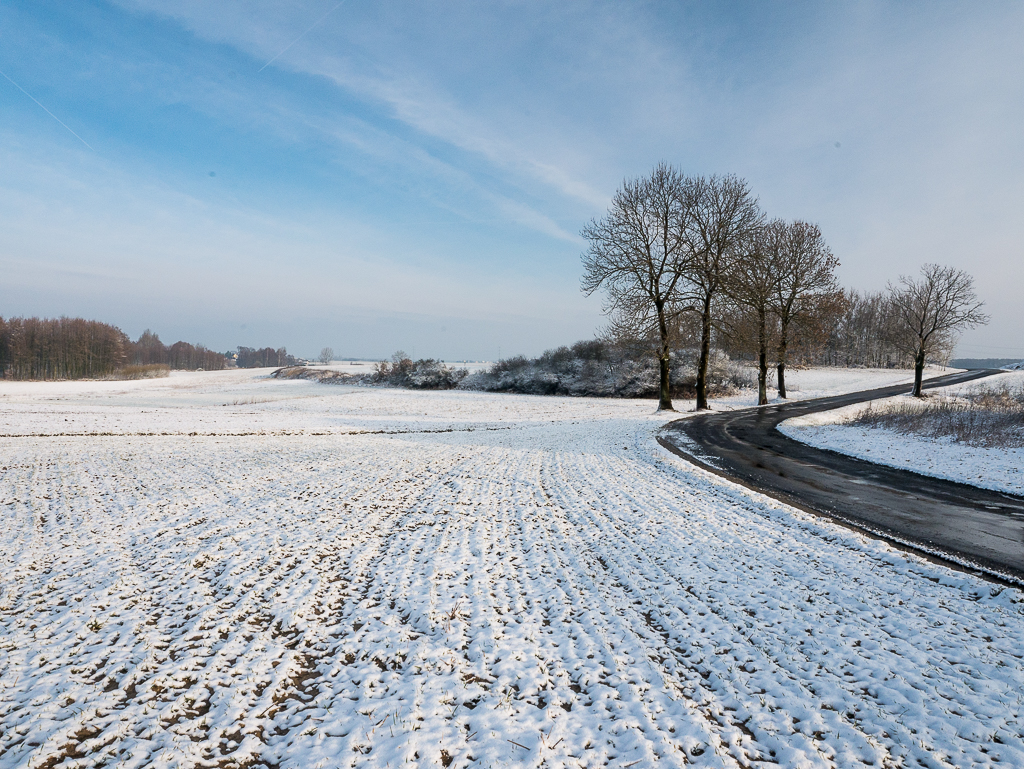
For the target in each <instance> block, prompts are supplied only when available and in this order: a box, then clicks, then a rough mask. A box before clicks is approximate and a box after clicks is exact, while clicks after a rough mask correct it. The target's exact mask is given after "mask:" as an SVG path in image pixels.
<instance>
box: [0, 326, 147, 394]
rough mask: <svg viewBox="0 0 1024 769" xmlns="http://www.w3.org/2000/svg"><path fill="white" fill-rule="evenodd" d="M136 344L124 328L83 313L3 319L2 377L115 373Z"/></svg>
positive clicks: (0, 337)
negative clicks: (82, 315)
mask: <svg viewBox="0 0 1024 769" xmlns="http://www.w3.org/2000/svg"><path fill="white" fill-rule="evenodd" d="M130 345H131V342H130V341H129V339H128V337H127V336H125V334H124V332H122V331H121V329H119V328H116V327H114V326H110V325H108V324H106V323H99V322H97V321H94V320H82V319H81V318H9V319H7V320H4V319H3V318H0V377H3V378H4V379H81V378H83V377H103V376H108V375H110V374H112V373H113V372H114V371H115V370H116V369H117V368H120V367H121V366H123V365H124V364H125V362H126V359H127V355H128V349H129V346H130Z"/></svg>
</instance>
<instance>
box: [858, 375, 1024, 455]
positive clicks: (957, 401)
mask: <svg viewBox="0 0 1024 769" xmlns="http://www.w3.org/2000/svg"><path fill="white" fill-rule="evenodd" d="M852 423H853V424H857V425H864V426H867V427H882V428H886V429H889V430H895V431H898V432H905V433H917V434H918V435H925V436H928V437H932V438H950V439H951V440H953V441H956V442H958V443H964V444H967V445H969V446H981V447H987V448H1021V447H1024V388H1018V389H1016V390H1015V389H1012V388H1010V387H1008V386H1006V385H1003V386H1002V387H998V388H979V389H977V390H969V391H966V392H964V393H961V394H959V395H957V396H955V397H944V398H935V399H928V400H923V401H920V400H914V401H897V402H892V403H888V404H885V405H883V406H881V407H875V406H874V404H870V405H869V406H868V408H867V409H865V410H864V411H863V412H861V413H860V414H859V415H858V416H857V417H856V418H855V419H854V420H853V422H852Z"/></svg>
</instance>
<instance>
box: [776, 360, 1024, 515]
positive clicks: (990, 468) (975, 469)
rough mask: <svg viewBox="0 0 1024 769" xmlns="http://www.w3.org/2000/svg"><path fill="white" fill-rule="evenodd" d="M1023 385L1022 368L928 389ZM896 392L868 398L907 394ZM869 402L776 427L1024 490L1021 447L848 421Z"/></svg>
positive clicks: (903, 464)
mask: <svg viewBox="0 0 1024 769" xmlns="http://www.w3.org/2000/svg"><path fill="white" fill-rule="evenodd" d="M1003 384H1007V385H1009V386H1011V387H1020V386H1024V372H1013V373H1009V372H1008V373H1006V374H997V375H995V376H992V377H987V378H985V379H983V380H979V381H976V382H969V383H967V384H965V385H956V386H953V387H945V388H940V389H937V390H932V391H930V394H931V395H932V396H950V395H954V396H955V395H957V394H959V393H962V392H965V391H967V390H975V389H978V388H985V387H1001V386H1002V385H1003ZM907 397H908V396H898V397H896V398H889V399H885V400H881V401H874V402H872V404H871V405H872V406H873V407H874V408H881V407H883V406H884V404H885V403H888V402H896V401H899V400H906V399H907ZM868 406H869V404H867V403H864V404H858V405H856V406H848V407H846V408H843V409H835V410H833V411H824V412H820V413H818V414H809V415H807V416H804V417H795V418H793V419H788V420H786V421H785V422H783V423H782V424H780V425H779V427H778V429H779V430H780V431H781V432H782V433H783V434H785V435H787V436H789V437H790V438H792V439H793V440H797V441H800V442H802V443H806V444H808V445H810V446H814V447H816V448H820V449H829V450H831V451H837V452H840V453H842V454H846V455H848V456H852V457H857V458H859V459H866V460H868V461H871V462H877V463H878V464H883V465H888V466H890V467H898V468H901V469H904V470H912V471H913V472H915V473H920V474H922V475H929V476H932V477H935V478H945V479H946V480H951V481H956V482H958V483H967V484H970V485H972V486H979V487H981V488H985V489H992V490H995V491H1004V492H1007V493H1009V494H1018V495H1024V449H1013V448H980V447H977V446H965V445H963V444H960V443H955V442H953V441H952V440H950V439H948V438H930V437H926V436H922V435H913V434H905V433H900V432H896V431H893V430H887V429H883V428H879V427H863V426H859V425H853V424H849V422H850V420H852V419H855V418H856V416H857V415H858V414H860V413H861V412H862V411H863V410H864V409H866V408H868Z"/></svg>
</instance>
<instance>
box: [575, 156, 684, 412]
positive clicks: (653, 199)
mask: <svg viewBox="0 0 1024 769" xmlns="http://www.w3.org/2000/svg"><path fill="white" fill-rule="evenodd" d="M684 185H685V179H684V178H683V176H682V174H680V173H679V171H677V170H676V169H675V168H673V167H672V166H670V165H666V164H665V163H661V164H659V165H658V166H656V167H655V168H654V170H653V171H652V172H651V175H650V176H648V177H645V178H642V179H627V180H626V181H624V182H623V184H622V187H621V188H620V189H619V190H618V191H617V192H616V193H615V196H614V197H613V198H612V204H611V207H610V208H609V210H608V213H607V214H606V215H605V216H604V218H602V219H595V220H593V221H591V222H590V224H588V225H587V226H586V227H584V228H583V232H582V235H583V237H584V238H586V239H587V240H589V241H590V247H589V248H588V249H587V250H586V252H584V254H583V267H584V274H583V279H582V281H581V286H582V289H583V293H585V294H586V295H587V296H590V295H591V294H593V293H594V292H595V291H597V290H598V289H599V288H603V289H604V290H605V292H606V301H605V305H604V311H605V313H606V314H608V315H610V316H612V318H613V324H614V325H616V326H617V327H618V328H619V329H629V330H630V331H632V333H633V335H634V336H645V335H646V334H648V333H650V332H651V331H654V332H656V336H657V339H658V342H659V343H658V364H659V374H660V381H659V397H658V409H659V410H669V411H671V410H673V409H672V398H671V382H670V379H669V377H670V374H669V369H670V365H669V364H670V359H671V328H672V326H673V324H674V320H675V318H676V317H677V316H678V315H679V313H681V312H682V311H683V309H684V308H683V307H681V306H680V304H679V294H678V291H677V285H678V283H679V281H680V278H681V273H680V266H681V262H682V260H683V256H684V249H685V245H686V244H685V241H684V239H683V230H684V220H685V203H684V196H683V193H684Z"/></svg>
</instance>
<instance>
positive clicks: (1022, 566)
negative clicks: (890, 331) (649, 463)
mask: <svg viewBox="0 0 1024 769" xmlns="http://www.w3.org/2000/svg"><path fill="white" fill-rule="evenodd" d="M995 373H998V372H997V371H991V370H975V371H967V372H963V373H959V374H950V375H948V376H944V377H938V378H936V379H931V380H928V381H926V382H925V387H926V388H931V387H942V386H946V385H951V384H958V383H961V382H968V381H971V380H973V379H979V378H981V377H985V376H990V375H991V374H995ZM910 390H911V388H910V385H900V386H896V387H885V388H881V389H878V390H867V391H864V392H859V393H851V394H849V395H840V396H836V397H832V398H819V399H816V400H811V401H798V402H795V403H782V404H772V405H770V406H761V407H759V408H756V409H744V410H742V411H729V412H709V413H706V414H699V415H696V416H693V417H689V418H686V419H680V420H677V421H675V422H671V423H669V424H668V425H666V426H665V427H664V428H663V430H662V433H661V435H660V436H659V438H658V441H659V442H660V443H661V444H662V445H663V446H665V447H666V448H668V449H669V450H670V451H673V452H674V453H676V454H679V455H680V456H683V457H684V458H686V459H688V460H690V461H692V462H694V463H696V464H697V465H699V466H701V467H703V468H705V469H707V470H710V471H711V472H714V473H717V474H718V475H721V476H724V477H726V478H729V479H730V480H733V481H737V482H739V483H742V484H743V485H745V486H748V487H750V488H752V489H755V490H757V491H760V492H763V493H765V494H768V495H770V496H773V497H775V498H777V499H779V500H781V501H783V502H786V503H787V504H791V505H794V506H796V507H799V508H802V509H804V510H807V511H809V512H812V513H817V514H821V515H826V516H828V517H830V518H833V519H835V520H837V521H839V522H841V523H844V524H847V525H850V526H854V527H856V528H858V529H861V530H863V531H866V532H868V533H870V534H872V535H874V536H880V537H882V538H884V539H887V540H889V541H891V542H894V543H897V544H899V545H901V546H909V547H911V548H913V549H917V550H919V551H922V552H924V553H927V554H929V555H931V556H933V557H939V558H943V559H945V560H949V561H952V562H953V563H956V564H958V565H961V566H966V567H968V568H972V569H976V570H978V571H981V572H984V573H987V574H989V575H991V576H996V577H999V578H1002V579H1005V580H1009V581H1011V582H1015V583H1018V584H1024V498H1021V497H1017V496H1013V495H1010V494H1003V493H1000V492H997V491H988V490H985V489H979V488H977V487H974V486H968V485H965V484H960V483H953V482H952V481H944V480H941V479H938V478H929V477H927V476H924V475H918V474H917V473H913V472H909V471H906V470H898V469H895V468H890V467H885V466H884V465H876V464H873V463H871V462H865V461H863V460H860V459H854V458H852V457H848V456H845V455H843V454H839V453H836V452H833V451H827V450H822V449H816V448H812V447H811V446H807V445H805V444H803V443H800V442H798V441H794V440H792V439H790V438H787V437H786V436H785V435H783V434H782V433H781V432H779V431H778V430H776V429H775V427H776V425H778V424H779V423H780V422H782V421H783V420H786V419H790V418H792V417H796V416H801V415H803V414H810V413H813V412H816V411H828V410H830V409H836V408H840V407H842V406H848V405H850V404H853V403H861V402H864V401H868V400H875V399H878V398H888V397H890V396H893V395H899V394H901V393H909V392H910Z"/></svg>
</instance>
